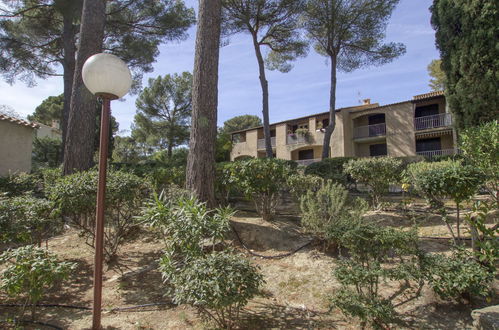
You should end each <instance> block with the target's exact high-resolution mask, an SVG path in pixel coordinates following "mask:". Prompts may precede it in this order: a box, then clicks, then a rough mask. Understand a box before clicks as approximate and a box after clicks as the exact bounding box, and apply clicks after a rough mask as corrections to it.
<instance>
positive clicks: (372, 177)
mask: <svg viewBox="0 0 499 330" xmlns="http://www.w3.org/2000/svg"><path fill="white" fill-rule="evenodd" d="M401 167H402V162H401V161H400V160H398V159H396V158H391V157H370V158H361V159H352V160H350V161H349V162H348V163H346V164H345V173H346V174H348V175H350V176H351V177H352V178H353V179H354V180H355V181H357V183H363V184H365V185H366V186H367V187H368V188H369V194H370V195H371V199H372V203H373V205H374V207H378V206H379V204H380V202H381V197H382V196H383V194H385V193H387V192H388V188H389V187H390V184H396V183H398V182H399V181H400V172H401Z"/></svg>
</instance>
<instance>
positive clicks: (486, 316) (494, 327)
mask: <svg viewBox="0 0 499 330" xmlns="http://www.w3.org/2000/svg"><path fill="white" fill-rule="evenodd" d="M471 317H472V318H473V329H477V330H499V305H495V306H489V307H485V308H481V309H475V310H474V311H472V312H471Z"/></svg>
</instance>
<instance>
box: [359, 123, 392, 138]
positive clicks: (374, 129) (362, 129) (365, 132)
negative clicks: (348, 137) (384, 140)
mask: <svg viewBox="0 0 499 330" xmlns="http://www.w3.org/2000/svg"><path fill="white" fill-rule="evenodd" d="M385 135H386V124H385V123H382V124H376V125H367V126H359V127H354V129H353V138H354V139H364V138H370V137H377V136H385Z"/></svg>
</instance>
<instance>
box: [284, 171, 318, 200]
mask: <svg viewBox="0 0 499 330" xmlns="http://www.w3.org/2000/svg"><path fill="white" fill-rule="evenodd" d="M323 184H324V179H322V178H321V177H320V176H316V175H307V174H291V175H290V176H289V177H288V179H287V182H286V185H287V187H288V190H289V192H290V193H291V195H292V196H293V197H294V198H295V199H296V200H298V201H299V200H300V198H301V197H302V196H303V195H305V194H306V193H307V192H308V191H317V190H319V189H320V188H321V187H322V185H323Z"/></svg>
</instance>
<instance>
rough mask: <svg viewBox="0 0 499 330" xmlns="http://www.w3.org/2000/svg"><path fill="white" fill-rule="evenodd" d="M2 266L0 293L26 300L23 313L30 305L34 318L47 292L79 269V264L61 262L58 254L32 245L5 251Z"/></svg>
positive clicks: (0, 261)
mask: <svg viewBox="0 0 499 330" xmlns="http://www.w3.org/2000/svg"><path fill="white" fill-rule="evenodd" d="M0 264H3V265H4V266H5V269H4V270H3V271H2V272H1V273H0V290H2V291H4V292H5V293H6V294H7V295H9V296H12V297H16V298H19V299H24V301H25V306H24V308H23V311H22V313H23V314H24V310H25V308H26V305H27V304H31V316H32V318H33V319H34V318H35V312H36V304H37V302H38V301H40V300H41V299H42V298H43V296H44V294H45V292H46V291H47V290H48V289H50V288H52V287H53V286H54V285H56V284H59V283H60V282H61V281H62V280H64V279H65V278H66V277H67V275H68V274H69V272H70V271H71V270H72V269H74V268H75V267H76V264H74V263H70V262H61V261H59V260H58V259H57V256H56V255H55V254H53V253H50V252H49V251H47V250H45V249H40V248H36V247H34V246H32V245H28V246H24V247H20V248H17V249H9V250H7V251H5V252H4V253H2V254H1V255H0ZM21 316H22V315H21Z"/></svg>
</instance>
